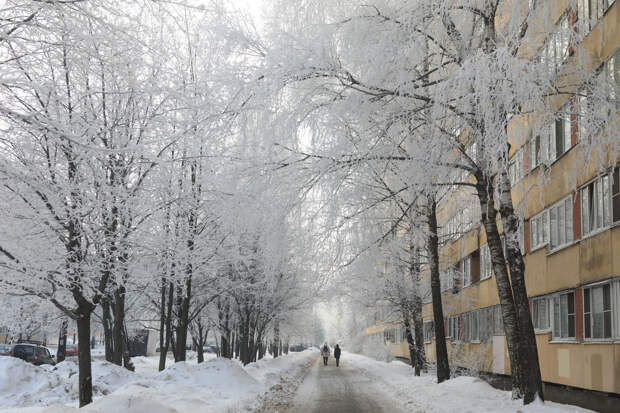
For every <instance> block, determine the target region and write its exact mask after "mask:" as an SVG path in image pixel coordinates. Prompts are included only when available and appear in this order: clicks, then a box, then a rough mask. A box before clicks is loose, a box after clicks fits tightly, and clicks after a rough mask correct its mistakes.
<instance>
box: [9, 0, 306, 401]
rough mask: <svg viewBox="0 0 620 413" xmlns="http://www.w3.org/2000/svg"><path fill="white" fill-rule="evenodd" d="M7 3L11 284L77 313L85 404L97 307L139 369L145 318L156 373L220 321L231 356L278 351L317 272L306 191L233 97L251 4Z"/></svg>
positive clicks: (124, 355) (116, 346)
mask: <svg viewBox="0 0 620 413" xmlns="http://www.w3.org/2000/svg"><path fill="white" fill-rule="evenodd" d="M119 6H120V7H119ZM0 13H1V19H0V20H1V21H2V27H1V28H0V33H1V34H0V49H1V52H0V55H1V56H2V59H1V63H0V65H1V68H2V70H1V72H2V74H1V75H0V82H1V84H2V88H1V89H2V90H1V91H0V116H1V118H0V124H1V127H2V130H1V132H0V181H1V185H0V198H1V199H2V202H1V205H0V208H1V209H2V212H1V213H0V216H1V217H0V234H2V235H1V237H0V268H1V271H0V285H2V292H3V293H5V294H7V295H9V296H19V297H21V298H22V299H23V300H30V302H33V301H32V300H33V299H34V300H42V301H43V302H47V303H50V304H51V305H53V306H54V307H55V308H56V309H57V311H58V312H59V317H56V319H58V318H60V316H64V317H68V318H70V319H72V320H74V322H75V323H76V324H77V335H78V353H79V401H80V406H84V405H86V404H88V403H90V402H91V401H92V378H91V377H92V374H91V353H90V350H91V349H90V341H91V335H92V331H91V325H92V324H93V323H94V322H96V321H98V322H100V323H101V325H102V328H103V331H104V337H105V355H106V359H107V360H108V361H110V362H113V363H116V364H118V365H125V366H126V367H127V368H129V369H131V368H132V365H131V359H130V354H129V348H128V339H129V334H131V333H130V330H131V328H132V327H136V326H142V327H146V328H150V329H158V330H159V334H160V348H161V353H160V354H161V359H160V369H163V368H165V364H166V357H167V354H168V351H172V352H173V354H174V359H175V361H185V360H186V359H187V353H186V349H187V347H188V346H189V345H190V344H191V342H192V341H193V342H194V345H195V346H196V347H197V349H198V351H199V354H198V357H199V360H200V361H201V360H202V359H203V355H202V347H203V345H204V344H205V340H206V338H207V335H208V333H209V331H212V332H216V334H217V335H218V337H221V341H220V345H221V349H222V354H223V355H224V356H227V357H231V356H232V355H233V349H238V351H237V354H238V355H239V357H240V359H241V360H242V361H243V362H244V363H249V362H250V361H253V360H256V358H257V357H259V358H260V357H262V356H263V355H264V354H265V351H266V349H267V346H268V345H271V346H272V348H273V349H274V352H275V354H276V355H277V354H278V352H279V351H280V348H281V347H286V345H283V343H282V342H283V341H285V340H283V339H282V338H283V337H286V335H287V334H288V333H287V330H286V329H287V328H288V326H289V324H288V321H289V319H288V317H289V316H290V314H291V313H292V312H294V311H297V310H299V309H300V308H302V307H303V306H304V305H306V304H307V302H308V297H309V296H311V295H310V294H312V288H311V287H312V285H311V283H310V281H308V282H307V283H306V282H305V281H304V280H311V277H309V276H308V272H307V271H304V270H303V269H302V268H301V267H300V266H299V265H300V263H301V262H302V260H303V258H301V257H303V251H297V252H296V251H295V246H294V245H292V243H291V240H292V239H295V237H297V235H296V234H295V232H294V229H292V228H293V227H291V225H290V222H289V217H290V213H291V211H293V210H294V209H295V208H296V207H297V206H296V203H297V200H296V196H295V193H292V192H290V191H291V189H292V188H293V187H292V186H291V185H288V186H287V185H285V184H286V181H283V184H282V185H278V186H275V185H273V183H272V182H270V178H269V177H268V176H267V175H266V174H265V173H264V172H265V169H264V168H265V167H264V162H262V161H259V160H260V159H262V157H264V156H266V155H268V153H265V152H266V149H265V148H261V146H260V142H258V141H257V140H256V137H255V136H254V135H253V134H252V133H250V132H251V128H254V127H255V126H256V122H255V119H254V118H253V117H252V116H248V115H246V114H245V113H244V112H243V111H242V109H243V104H237V102H236V100H235V99H236V98H238V97H239V96H241V95H244V96H245V97H246V99H247V93H246V92H244V90H243V85H244V84H245V83H247V81H248V78H249V77H250V76H252V75H251V74H250V69H251V68H252V59H254V57H253V56H251V55H248V54H247V53H248V47H249V46H248V44H247V43H246V40H245V39H244V38H243V37H238V38H235V37H234V36H235V33H240V32H238V31H235V30H236V29H235V30H233V29H234V28H236V27H238V26H239V24H238V23H237V17H235V15H233V14H231V13H230V10H229V9H227V8H226V7H224V6H223V5H222V4H220V3H219V2H212V3H210V4H209V7H208V8H205V7H198V6H194V5H192V4H190V3H188V4H165V3H159V2H150V1H144V2H137V3H136V2H121V3H119V2H116V1H114V2H108V1H107V0H100V1H99V0H93V1H84V2H73V1H69V2H67V1H46V2H30V1H23V2H22V1H17V0H16V1H8V2H6V4H5V5H4V6H3V7H2V10H0ZM280 199H285V201H284V202H282V201H280ZM286 199H290V201H286ZM293 257H295V259H294V260H293ZM302 278H303V279H302ZM308 286H309V287H310V288H308ZM33 305H34V304H33ZM33 305H30V308H34V307H33ZM25 314H26V315H25V317H26V318H28V317H29V316H28V315H27V314H28V312H26V313H25ZM22 316H24V314H21V315H20V317H22ZM52 318H53V317H52ZM7 322H8V323H11V324H12V323H13V322H14V320H7ZM284 344H285V343H284ZM275 349H277V350H275Z"/></svg>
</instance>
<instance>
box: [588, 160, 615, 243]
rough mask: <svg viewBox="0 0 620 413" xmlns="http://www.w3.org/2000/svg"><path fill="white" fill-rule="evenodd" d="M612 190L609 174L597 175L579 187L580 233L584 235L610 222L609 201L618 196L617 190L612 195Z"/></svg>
mask: <svg viewBox="0 0 620 413" xmlns="http://www.w3.org/2000/svg"><path fill="white" fill-rule="evenodd" d="M616 170H617V168H616ZM614 174H616V171H614ZM612 191H613V188H610V174H605V175H603V176H600V177H598V178H597V179H595V180H594V181H592V182H590V183H589V184H587V185H586V186H585V187H583V188H582V189H581V233H582V234H583V235H584V236H585V235H588V234H590V233H592V232H595V231H598V230H601V229H603V228H605V227H607V226H609V225H610V224H611V201H612V198H617V197H618V195H617V192H616V194H615V196H614V197H612V196H611V193H612ZM617 202H618V201H616V203H617ZM615 212H616V211H614V215H616V214H615ZM618 215H620V211H618Z"/></svg>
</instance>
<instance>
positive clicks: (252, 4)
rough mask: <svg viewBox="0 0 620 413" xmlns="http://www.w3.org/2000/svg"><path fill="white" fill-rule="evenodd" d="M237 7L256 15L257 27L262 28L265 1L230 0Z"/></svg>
mask: <svg viewBox="0 0 620 413" xmlns="http://www.w3.org/2000/svg"><path fill="white" fill-rule="evenodd" d="M229 1H230V2H231V3H232V4H235V5H237V7H239V9H241V10H245V11H249V12H250V13H252V15H254V18H255V19H256V23H257V25H258V26H259V27H260V25H261V21H262V17H263V16H262V15H263V7H264V6H265V4H264V3H265V1H264V0H229Z"/></svg>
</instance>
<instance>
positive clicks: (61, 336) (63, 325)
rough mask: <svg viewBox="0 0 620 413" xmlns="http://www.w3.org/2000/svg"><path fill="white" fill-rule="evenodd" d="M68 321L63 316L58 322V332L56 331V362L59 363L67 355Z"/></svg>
mask: <svg viewBox="0 0 620 413" xmlns="http://www.w3.org/2000/svg"><path fill="white" fill-rule="evenodd" d="M68 324H69V321H68V320H67V319H66V318H65V317H63V319H62V321H61V322H60V332H59V333H58V350H57V351H56V362H57V363H60V362H61V361H64V360H65V357H66V356H67V325H68Z"/></svg>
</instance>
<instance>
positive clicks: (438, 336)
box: [428, 199, 450, 383]
mask: <svg viewBox="0 0 620 413" xmlns="http://www.w3.org/2000/svg"><path fill="white" fill-rule="evenodd" d="M436 214H437V203H436V201H435V200H434V199H432V200H430V204H429V210H428V230H429V233H428V260H429V267H430V273H431V294H432V296H433V319H434V321H435V351H436V353H437V354H436V356H437V382H438V383H441V382H443V381H445V380H448V379H449V378H450V364H449V362H448V348H447V346H446V332H445V328H444V321H443V305H442V302H441V283H440V279H439V240H438V237H437V215H436Z"/></svg>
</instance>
